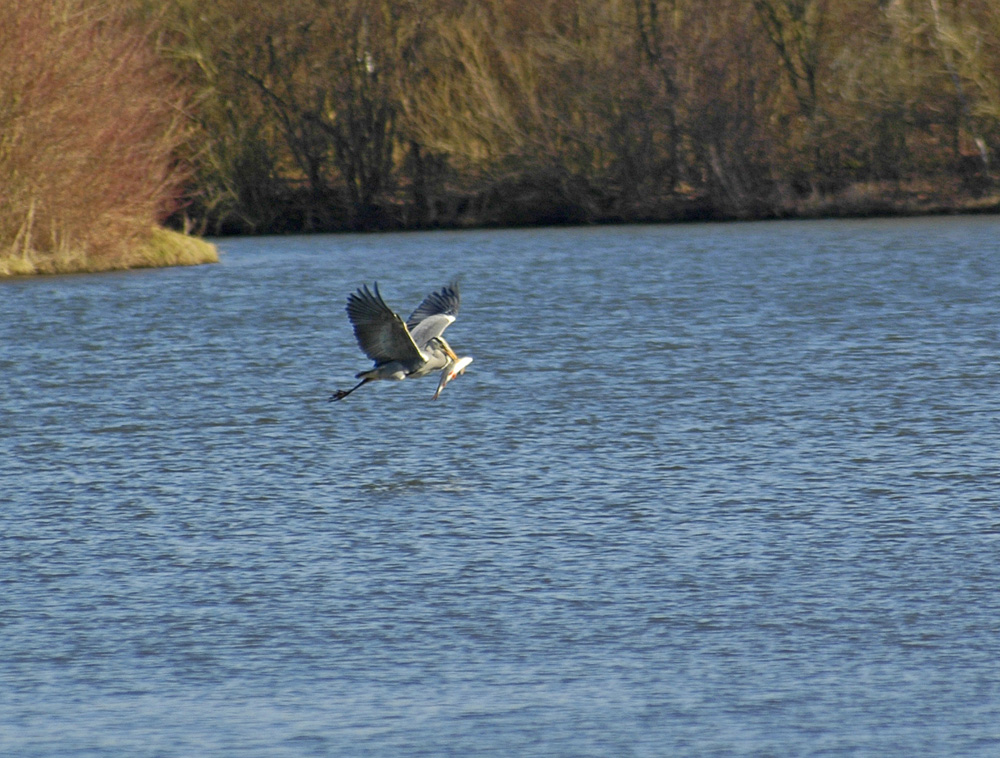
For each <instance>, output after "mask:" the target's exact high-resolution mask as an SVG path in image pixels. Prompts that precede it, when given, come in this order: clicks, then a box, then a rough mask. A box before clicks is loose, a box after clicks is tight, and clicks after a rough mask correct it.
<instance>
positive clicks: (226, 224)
mask: <svg viewBox="0 0 1000 758" xmlns="http://www.w3.org/2000/svg"><path fill="white" fill-rule="evenodd" d="M157 7H158V8H161V9H162V8H165V10H161V11H158V13H159V14H160V15H159V17H158V18H159V21H160V23H161V24H162V28H163V37H162V39H161V44H162V46H163V49H164V51H165V52H167V53H169V54H170V55H171V56H172V57H173V59H174V61H175V64H176V65H177V66H179V67H181V68H182V70H183V71H184V75H185V77H186V79H187V81H188V82H189V84H190V86H191V87H192V88H193V89H194V90H195V92H196V103H195V106H194V108H193V110H192V114H193V116H194V118H195V119H196V121H197V132H198V133H197V136H196V138H195V139H193V140H192V141H191V142H189V152H188V154H187V156H186V157H187V158H188V159H189V160H190V161H191V162H192V163H193V165H194V166H195V167H196V175H195V178H194V181H193V183H192V184H191V185H190V197H189V201H190V202H189V205H188V206H187V208H186V214H187V216H188V218H189V220H191V221H193V222H194V223H195V224H197V226H198V227H199V228H202V229H205V230H207V231H209V232H240V231H254V230H256V231H265V230H274V231H278V230H324V229H372V228H394V227H427V226H439V225H453V224H463V223H487V224H488V223H502V224H510V223H531V222H562V221H592V220H642V219H671V218H692V217H718V216H737V217H739V216H766V215H782V214H790V213H803V212H805V213H810V212H822V211H823V210H824V209H828V210H832V211H837V210H855V209H856V210H858V211H862V212H863V211H879V210H883V209H884V210H889V209H892V208H894V207H899V205H900V203H901V200H900V198H901V197H906V198H908V201H907V202H914V203H921V202H923V203H925V204H926V203H933V202H939V203H940V204H941V205H943V206H948V205H949V204H952V203H965V202H967V201H968V200H969V198H971V197H975V196H976V195H980V194H982V193H984V192H986V191H987V190H989V189H990V187H991V183H990V177H991V167H990V164H989V161H991V160H993V158H994V156H995V155H996V154H997V151H998V150H1000V9H998V8H1000V7H998V6H997V4H996V0H282V2H280V3H251V4H248V3H246V2H244V1H243V0H213V2H212V3H203V2H202V1H201V0H170V2H168V3H167V5H166V6H162V5H157ZM904 204H905V203H904Z"/></svg>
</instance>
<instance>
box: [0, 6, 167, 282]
mask: <svg viewBox="0 0 1000 758" xmlns="http://www.w3.org/2000/svg"><path fill="white" fill-rule="evenodd" d="M125 11H126V8H125V3H124V2H119V0H108V1H106V2H96V3H95V2H93V0H89V1H88V0H20V2H17V3H5V4H4V6H3V9H2V10H0V71H2V72H3V76H2V77H0V273H2V272H3V270H4V269H6V270H7V272H8V273H9V272H17V271H23V272H30V271H51V270H65V269H70V268H113V267H117V266H118V265H128V264H127V259H128V257H129V255H130V254H131V252H132V251H133V250H134V249H135V248H136V247H137V245H139V244H140V243H141V242H142V241H143V239H145V238H148V236H149V233H150V229H151V227H152V226H153V225H155V224H156V223H157V222H158V221H160V220H161V219H162V218H163V217H164V215H165V213H166V212H168V211H169V209H170V206H171V203H172V201H173V198H174V197H175V196H176V194H175V193H176V188H177V186H178V181H179V179H180V178H181V177H180V176H179V172H178V170H177V167H176V165H175V161H174V159H173V157H172V156H173V154H174V151H175V148H176V147H177V145H178V143H179V141H180V139H181V138H182V136H183V135H182V133H181V132H182V124H183V119H182V114H181V107H180V105H181V102H182V100H181V96H180V92H179V90H178V88H177V86H176V85H175V84H174V81H173V80H172V78H171V77H170V75H169V73H168V71H167V69H166V68H165V66H164V65H163V64H162V63H161V62H160V61H159V60H158V59H157V56H156V53H155V51H154V50H153V48H152V45H151V44H150V41H149V36H148V34H147V33H146V32H145V30H143V29H142V28H139V27H138V26H137V25H136V24H135V23H133V22H129V21H128V20H127V19H126V17H125ZM84 261H89V262H92V264H93V265H88V264H87V263H84Z"/></svg>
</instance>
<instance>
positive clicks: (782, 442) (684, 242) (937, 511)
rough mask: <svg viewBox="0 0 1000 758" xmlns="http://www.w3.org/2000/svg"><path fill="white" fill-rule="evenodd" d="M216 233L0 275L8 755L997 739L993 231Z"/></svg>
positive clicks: (998, 477) (1, 640)
mask: <svg viewBox="0 0 1000 758" xmlns="http://www.w3.org/2000/svg"><path fill="white" fill-rule="evenodd" d="M220 246H221V249H222V251H223V255H222V262H221V263H220V264H218V265H215V266H208V267H198V268H187V269H171V270H159V271H141V272H130V273H119V274H106V275H90V276H80V277H46V278H37V279H22V280H13V281H7V282H2V283H0V300H2V303H3V318H2V319H0V376H2V383H0V754H2V755H5V756H6V755H10V756H20V757H22V758H38V757H42V756H45V757H49V756H52V757H55V756H59V757H60V758H70V757H73V758H82V757H84V756H87V757H90V756H93V757H95V758H96V757H98V756H100V757H101V758H104V757H105V756H158V757H159V756H204V757H207V758H213V757H216V756H234V757H235V756H239V757H241V758H242V757H244V756H246V757H250V758H252V757H255V756H260V757H265V756H267V757H270V756H379V757H381V756H404V755H405V756H677V755H698V756H702V755H712V756H716V755H718V756H744V755H771V756H786V755H787V756H791V755H795V756H800V755H815V756H834V755H851V756H857V755H871V756H900V757H902V756H907V757H909V756H914V755H949V756H950V755H962V756H995V755H1000V589H998V588H1000V561H998V556H1000V452H998V451H1000V371H998V367H1000V220H998V219H997V218H996V217H978V218H933V219H909V220H891V221H890V220H869V221H816V222H775V223H756V224H706V225H683V226H668V227H663V226H650V227H606V228H581V229H535V230H518V231H469V232H438V233H426V234H424V233H419V234H393V235H365V236H362V235H358V236H355V235H343V236H312V237H281V238H279V237H270V238H245V239H232V240H222V241H221V242H220ZM457 274H461V275H462V277H463V278H462V288H463V305H462V311H461V313H460V315H459V319H458V321H457V322H456V323H455V324H454V325H453V326H452V327H450V329H449V331H448V333H447V336H448V338H449V340H450V342H451V343H452V345H453V346H454V347H455V348H456V349H457V350H458V351H459V352H460V353H461V354H470V355H473V356H474V357H475V362H474V363H473V364H472V366H471V367H470V369H469V371H468V373H466V374H465V375H464V376H462V377H459V378H458V379H456V380H455V381H454V382H453V383H451V384H449V385H448V387H447V389H445V391H444V392H443V393H442V395H441V398H440V399H439V400H436V401H432V400H431V396H432V394H433V393H434V390H435V388H436V386H437V380H436V377H431V378H426V379H423V380H413V381H406V382H402V383H390V382H381V383H377V384H373V385H369V386H365V387H363V388H361V389H360V390H358V392H356V393H355V394H353V395H352V396H351V397H349V398H347V399H345V400H344V401H342V402H340V403H329V402H327V398H328V397H329V395H330V392H331V391H332V390H334V389H336V388H347V387H349V386H351V385H352V384H353V383H354V379H353V375H354V373H355V372H356V371H358V370H361V369H363V368H365V367H366V366H367V365H369V364H368V363H367V361H366V359H364V356H362V355H361V353H360V352H359V351H358V349H357V346H356V345H355V343H354V340H353V335H352V333H351V330H350V326H349V324H348V322H347V320H346V315H345V313H344V310H343V306H344V301H345V298H346V295H347V294H348V293H349V292H350V291H352V290H353V289H355V288H356V287H357V286H359V285H360V284H362V283H369V284H370V283H371V282H372V281H374V280H376V279H377V280H378V281H379V283H380V287H381V290H382V293H383V295H384V296H385V297H386V299H387V300H388V301H389V303H390V304H391V305H393V306H394V307H396V308H398V310H399V311H400V313H402V314H403V316H404V318H405V317H406V315H408V313H409V312H410V310H411V309H412V308H413V307H414V306H415V305H416V304H417V303H418V302H419V301H420V299H421V298H422V297H423V296H424V295H425V294H426V293H427V292H429V291H430V290H432V289H434V288H436V287H438V286H440V285H441V284H444V283H445V282H447V281H448V280H449V279H450V278H451V277H452V276H454V275H457Z"/></svg>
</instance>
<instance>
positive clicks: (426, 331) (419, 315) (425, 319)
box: [406, 281, 461, 348]
mask: <svg viewBox="0 0 1000 758" xmlns="http://www.w3.org/2000/svg"><path fill="white" fill-rule="evenodd" d="M460 302H461V298H460V296H459V293H458V282H457V281H453V282H452V283H451V284H448V285H446V286H444V287H442V288H441V289H439V290H438V291H437V292H432V293H431V294H429V295H428V296H427V297H425V298H424V301H423V302H422V303H421V304H420V305H418V306H417V309H416V310H415V311H413V313H412V314H411V315H410V318H408V319H407V320H406V327H407V328H408V329H409V330H410V334H411V335H413V341H414V342H415V343H416V344H417V345H418V346H419V347H421V348H423V347H425V346H426V345H427V343H428V342H430V341H431V340H432V339H434V338H435V337H440V336H441V335H442V334H443V333H444V330H445V329H446V328H447V327H448V325H449V324H451V323H452V322H453V321H454V320H455V317H456V316H458V306H459V303H460Z"/></svg>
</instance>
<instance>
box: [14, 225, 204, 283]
mask: <svg viewBox="0 0 1000 758" xmlns="http://www.w3.org/2000/svg"><path fill="white" fill-rule="evenodd" d="M218 261H219V251H218V249H217V248H216V247H215V245H213V244H212V243H210V242H206V241H205V240H203V239H199V238H198V237H191V236H189V235H187V234H181V233H180V232H175V231H171V230H170V229H164V228H162V227H154V228H152V229H150V231H149V234H148V235H147V236H146V237H145V238H144V239H138V240H136V241H135V242H134V243H133V244H132V245H131V246H130V247H129V248H128V249H127V250H126V251H125V252H123V253H119V254H118V255H115V256H113V257H109V256H101V255H98V256H88V255H85V254H83V253H80V252H79V251H74V250H72V249H69V248H66V247H62V248H61V249H60V250H59V251H58V252H56V253H52V252H48V253H46V254H44V255H36V254H34V253H33V252H32V251H31V250H30V249H15V250H8V251H0V277H10V276H30V275H34V274H77V273H92V272H96V271H113V270H121V269H132V268H159V267H163V266H197V265H200V264H203V263H218Z"/></svg>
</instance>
